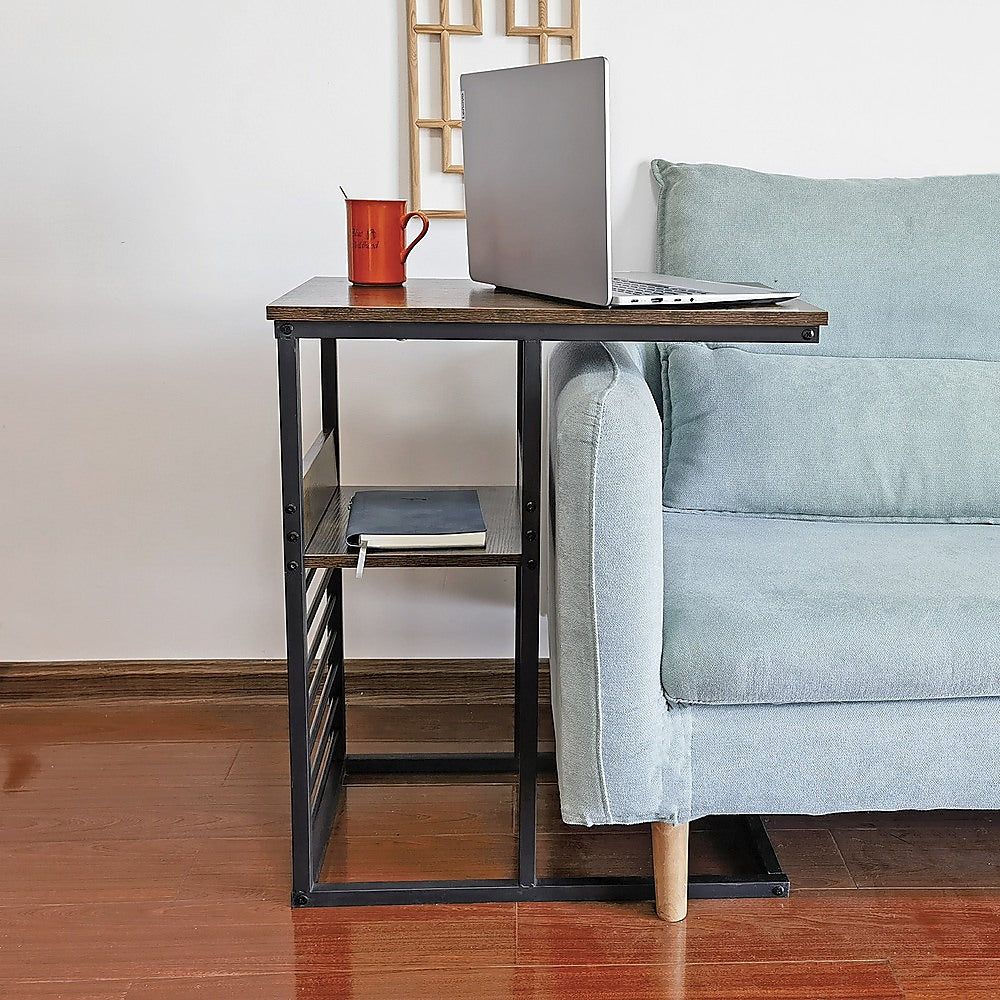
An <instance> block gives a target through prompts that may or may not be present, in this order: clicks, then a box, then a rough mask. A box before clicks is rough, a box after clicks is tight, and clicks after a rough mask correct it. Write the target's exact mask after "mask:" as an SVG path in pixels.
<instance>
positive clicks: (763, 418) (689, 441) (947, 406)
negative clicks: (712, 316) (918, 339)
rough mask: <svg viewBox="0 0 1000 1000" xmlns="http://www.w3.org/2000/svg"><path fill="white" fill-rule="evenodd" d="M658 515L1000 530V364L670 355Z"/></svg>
mask: <svg viewBox="0 0 1000 1000" xmlns="http://www.w3.org/2000/svg"><path fill="white" fill-rule="evenodd" d="M663 394H664V395H665V396H666V395H669V397H670V414H671V419H670V421H669V422H665V423H664V427H663V437H664V461H665V472H664V477H663V502H664V504H665V505H666V506H667V507H672V508H678V509H683V510H718V511H736V512H739V513H759V514H782V515H792V516H797V515H809V516H817V517H829V516H835V517H852V518H857V517H864V518H887V519H895V518H908V519H912V520H917V521H927V520H940V521H987V522H989V521H997V520H1000V364H998V363H997V362H993V361H951V360H936V359H927V358H829V357H822V356H819V357H809V356H774V355H767V354H754V353H751V352H749V351H742V350H737V349H734V348H720V349H716V350H710V349H708V348H707V347H705V346H703V345H701V344H673V345H664V355H663Z"/></svg>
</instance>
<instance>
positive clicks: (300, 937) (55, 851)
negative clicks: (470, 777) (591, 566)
mask: <svg viewBox="0 0 1000 1000" xmlns="http://www.w3.org/2000/svg"><path fill="white" fill-rule="evenodd" d="M284 725H285V724H284V719H283V715H282V709H281V707H280V706H278V705H270V706H268V705H260V704H257V705H246V706H239V705H232V704H229V705H225V706H212V705H173V706H170V705H160V706H156V705H148V704H143V705H138V704H137V705H134V706H130V705H128V704H117V705H114V706H111V707H101V706H93V705H91V706H90V707H83V708H65V707H52V708H44V707H30V708H28V707H19V708H12V707H11V708H3V707H0V779H2V793H0V840H2V842H3V845H2V858H3V864H2V869H0V996H4V997H10V998H12V1000H34V998H55V997H66V998H72V1000H98V998H100V1000H109V998H116V1000H122V998H128V1000H140V998H145V1000H149V998H157V1000H167V998H170V1000H175V998H188V997H204V998H208V997H211V998H213V1000H229V998H237V1000H257V998H260V1000H291V998H300V1000H318V998H324V1000H325V998H340V997H350V998H354V1000H369V998H371V1000H375V998H379V1000H382V998H393V1000H406V998H442V1000H447V998H465V997H470V998H472V997H474V998H476V1000H501V998H504V1000H507V998H523V1000H527V998H535V997H579V998H594V1000H596V998H604V997H621V998H629V1000H633V998H635V1000H638V998H654V997H655V998H658V1000H671V998H680V997H690V998H699V1000H708V998H712V1000H721V998H755V997H761V998H763V997H773V998H783V1000H791V998H796V1000H798V998H802V1000H831V998H848V997H850V998H854V997H864V998H876V997H878V998H883V997H884V998H889V997H895V998H900V997H907V998H911V1000H917V998H921V1000H929V998H946V997H961V998H986V997H990V998H992V997H996V996H998V995H1000V988H998V982H1000V866H998V865H997V863H996V860H997V858H998V857H1000V823H998V822H997V819H996V817H995V816H994V815H993V814H990V813H982V814H930V815H917V814H906V815H893V816H885V817H878V816H871V815H853V816H840V817H836V818H824V819H810V818H802V817H774V818H771V819H770V820H769V824H770V827H771V829H772V831H773V837H774V840H775V844H776V847H777V849H778V852H779V855H780V857H781V859H782V861H783V862H784V865H785V867H786V869H787V871H788V872H789V873H790V875H791V877H792V881H793V887H794V891H793V895H792V897H791V899H789V900H760V901H747V900H744V901H694V902H692V904H691V909H690V916H689V917H688V920H687V922H686V923H685V924H682V925H667V924H664V923H662V922H660V921H658V920H656V918H655V917H654V916H653V911H652V906H651V905H650V904H646V903H636V904H586V903H583V904H579V903H574V904H543V903H531V904H519V905H514V904H510V905H507V904H502V905H489V906H441V907H386V908H373V909H342V910H305V911H303V910H299V911H295V912H292V911H291V910H290V909H289V907H288V895H289V888H288V872H287V869H288V852H289V844H288V833H287V828H288V793H287V784H286V782H287V776H286V765H285V744H284ZM349 725H350V727H351V731H352V732H353V734H354V736H355V738H356V740H357V742H356V746H355V748H356V749H359V750H360V749H368V750H391V749H395V750H399V749H403V748H416V747H419V746H424V747H427V746H433V747H435V748H438V749H440V748H442V747H447V746H457V745H471V744H475V748H476V749H485V748H488V747H491V746H496V745H499V744H501V743H502V742H503V740H504V739H505V737H506V734H507V731H508V729H509V710H507V709H503V708H496V707H490V708H487V707H483V708H455V707H452V708H447V709H442V710H440V711H437V712H435V711H434V710H430V709H413V708H393V709H386V710H379V709H374V708H362V709H357V710H354V711H353V712H352V714H351V716H350V719H349ZM386 733H391V734H392V736H393V740H392V741H390V742H386V741H384V740H380V739H379V736H380V734H386ZM514 802H515V798H514V794H513V789H512V788H511V787H510V786H509V785H508V784H505V783H503V782H502V781H496V782H493V783H485V784H483V783H476V782H471V781H456V780H454V779H452V780H451V781H449V782H432V781H428V782H426V783H418V782H412V781H408V782H403V781H400V780H397V781H395V782H393V783H391V784H383V785H375V784H373V783H371V782H369V783H368V784H359V785H355V786H352V787H351V788H350V789H349V793H348V796H347V803H346V808H345V810H344V811H343V813H342V814H341V816H340V819H339V822H338V828H337V839H336V841H335V845H334V847H333V848H332V849H331V851H330V854H329V857H328V858H327V873H328V874H329V875H330V876H331V877H348V876H349V877H354V878H373V877H383V878H405V877H408V876H416V875H421V874H422V875H424V876H427V875H431V874H433V875H436V876H445V875H446V876H448V877H462V876H463V875H467V874H490V875H494V874H506V873H507V872H508V871H509V870H510V869H511V867H512V865H513V861H514V838H513V830H514V825H513V824H514ZM540 814H541V818H542V829H543V832H542V834H541V836H540V843H539V853H540V858H541V862H542V867H543V869H544V870H545V871H546V872H551V873H556V872H559V873H572V874H577V873H584V872H595V873H596V872H601V871H608V872H611V871H628V872H640V871H647V870H648V868H649V846H648V835H647V831H646V830H645V829H642V830H630V829H626V828H619V829H610V830H601V831H596V832H589V833H588V832H581V831H573V830H570V829H569V828H567V827H564V826H563V825H562V824H561V823H560V821H559V819H558V808H557V800H556V795H555V788H554V787H553V786H552V785H551V784H549V785H547V786H546V787H544V788H543V789H542V794H541V805H540ZM737 853H738V852H736V850H735V848H734V843H733V838H732V837H731V836H730V831H729V828H728V825H727V824H726V823H703V824H700V826H699V828H698V830H697V831H696V832H695V834H694V835H693V837H692V863H693V865H694V866H695V867H697V868H699V869H701V870H702V871H709V870H718V871H724V870H726V868H727V867H731V866H733V865H738V864H739V858H738V856H737Z"/></svg>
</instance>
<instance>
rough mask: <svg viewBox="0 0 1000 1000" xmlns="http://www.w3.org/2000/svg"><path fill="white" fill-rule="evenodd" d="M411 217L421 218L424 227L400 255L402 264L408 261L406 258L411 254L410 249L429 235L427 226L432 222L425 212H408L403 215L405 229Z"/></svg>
mask: <svg viewBox="0 0 1000 1000" xmlns="http://www.w3.org/2000/svg"><path fill="white" fill-rule="evenodd" d="M410 219H420V220H421V221H422V222H423V227H422V228H421V230H420V232H419V233H418V234H417V236H416V238H415V239H413V240H411V241H410V243H409V244H408V245H407V247H406V249H405V250H404V251H403V252H402V253H401V254H400V255H399V263H400V264H405V263H406V258H407V257H409V256H410V251H411V250H412V249H413V248H414V247H415V246H416V245H417V244H418V243H419V242H420V241H421V240H422V239H423V238H424V237H425V236H426V235H427V227H428V226H430V224H431V220H430V219H428V218H427V216H426V215H424V213H423V212H407V213H406V215H404V216H403V229H404V231H405V229H406V224H407V223H408V222H409V221H410Z"/></svg>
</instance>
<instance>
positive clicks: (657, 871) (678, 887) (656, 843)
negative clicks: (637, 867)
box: [653, 823, 688, 921]
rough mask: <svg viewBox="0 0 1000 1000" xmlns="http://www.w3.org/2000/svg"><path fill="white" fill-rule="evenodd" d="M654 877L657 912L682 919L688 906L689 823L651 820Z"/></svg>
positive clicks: (675, 918) (663, 916) (674, 919)
mask: <svg viewBox="0 0 1000 1000" xmlns="http://www.w3.org/2000/svg"><path fill="white" fill-rule="evenodd" d="M653 880H654V881H655V883H656V915H657V916H658V917H659V918H660V919H661V920H672V921H677V920H683V919H684V918H685V917H686V916H687V906H688V825H687V823H683V824H682V825H681V826H672V825H671V824H670V823H653Z"/></svg>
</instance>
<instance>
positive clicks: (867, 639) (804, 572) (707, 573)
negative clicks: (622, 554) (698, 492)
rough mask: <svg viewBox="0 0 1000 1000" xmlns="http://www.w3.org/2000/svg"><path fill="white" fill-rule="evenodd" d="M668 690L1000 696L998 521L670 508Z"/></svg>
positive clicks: (757, 697) (692, 700) (685, 694)
mask: <svg viewBox="0 0 1000 1000" xmlns="http://www.w3.org/2000/svg"><path fill="white" fill-rule="evenodd" d="M663 546H664V552H663V573H664V596H663V658H662V667H661V678H662V682H663V689H664V692H665V694H666V696H667V699H668V701H671V702H673V703H679V704H713V705H756V704H802V703H818V702H838V701H853V702H867V701H899V700H912V699H923V698H964V697H978V696H1000V629H997V622H998V621H1000V572H998V568H1000V526H997V525H988V524H944V523H931V524H923V523H916V522H894V523H893V522H890V523H885V522H868V521H804V520H798V519H791V518H777V517H760V516H756V517H744V516H740V515H734V514H718V513H682V512H665V513H664V515H663Z"/></svg>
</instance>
